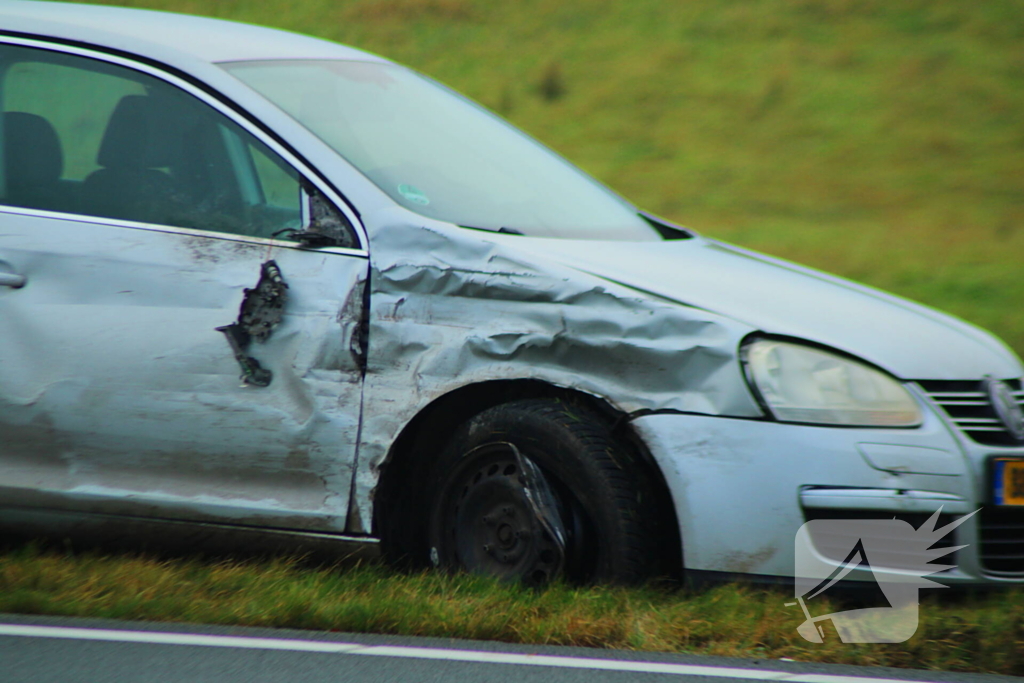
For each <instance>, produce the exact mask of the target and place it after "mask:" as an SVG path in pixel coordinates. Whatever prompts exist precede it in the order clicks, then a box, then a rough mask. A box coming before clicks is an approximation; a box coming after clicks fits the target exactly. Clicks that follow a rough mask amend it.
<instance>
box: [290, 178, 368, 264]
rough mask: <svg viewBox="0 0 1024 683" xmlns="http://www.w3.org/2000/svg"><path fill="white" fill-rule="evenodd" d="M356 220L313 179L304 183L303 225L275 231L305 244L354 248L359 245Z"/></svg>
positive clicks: (307, 245)
mask: <svg viewBox="0 0 1024 683" xmlns="http://www.w3.org/2000/svg"><path fill="white" fill-rule="evenodd" d="M355 234H356V231H355V228H353V227H352V223H351V222H350V221H349V220H348V218H346V217H345V214H343V213H342V212H341V211H339V210H338V208H337V207H336V206H334V204H332V203H331V200H329V199H327V197H325V196H324V195H323V193H322V192H320V190H318V189H317V188H316V187H314V186H313V185H312V184H310V183H309V182H306V181H303V183H302V228H300V229H295V228H286V229H285V230H279V231H278V232H276V233H274V237H278V236H284V237H286V238H287V239H290V240H295V241H296V242H298V243H299V244H301V245H302V246H303V247H307V248H309V249H320V248H323V247H343V248H346V249H354V248H356V247H357V246H358V244H357V243H356V238H355Z"/></svg>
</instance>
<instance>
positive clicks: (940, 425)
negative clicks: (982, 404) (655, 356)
mask: <svg viewBox="0 0 1024 683" xmlns="http://www.w3.org/2000/svg"><path fill="white" fill-rule="evenodd" d="M922 398H923V397H922ZM924 400H925V401H927V399H924ZM632 424H633V426H634V428H635V429H636V431H637V433H638V435H639V436H640V438H641V439H643V441H644V442H645V443H646V444H647V446H648V448H649V450H650V452H651V454H652V456H653V457H654V459H655V460H656V462H657V463H658V465H659V466H660V468H661V471H662V473H663V475H664V477H665V480H666V483H667V484H668V487H669V490H670V492H671V494H672V497H673V501H674V505H675V509H676V515H677V519H678V522H679V527H680V534H681V537H682V545H683V562H684V565H685V567H686V569H687V570H696V571H701V572H715V573H726V574H745V575H757V576H761V577H776V578H778V579H780V580H788V579H792V578H793V577H794V573H795V564H796V563H795V560H794V557H795V545H796V541H795V539H796V535H797V532H798V530H799V529H800V527H801V526H802V525H803V524H804V522H805V521H807V520H808V519H821V518H833V517H834V518H840V519H850V518H863V517H865V516H870V517H876V518H878V519H886V518H891V517H893V516H896V517H899V518H903V519H909V520H910V522H911V524H912V526H915V527H917V526H919V523H920V521H921V520H923V519H924V518H926V517H927V516H928V515H929V514H930V513H933V512H935V511H938V510H940V508H941V510H942V514H943V521H949V520H951V519H955V518H956V517H958V516H961V515H964V514H968V513H970V512H973V511H974V510H977V509H979V508H982V507H983V506H986V505H988V503H989V495H988V494H989V485H988V481H989V479H988V476H989V475H988V472H987V462H988V461H989V459H990V458H991V457H992V456H994V455H1018V456H1021V457H1024V449H1019V448H1018V449H1007V448H1000V447H992V446H981V445H979V444H975V443H973V442H971V441H970V440H969V439H967V438H966V437H964V436H962V434H961V433H960V432H959V431H958V430H957V429H956V427H955V426H954V425H952V424H951V423H950V422H949V421H948V420H946V419H945V418H944V416H943V415H942V414H941V413H940V412H938V411H936V410H933V409H932V410H926V416H925V422H924V424H923V425H922V426H921V427H919V428H916V429H861V428H837V427H815V426H802V425H792V424H782V423H777V422H771V421H764V420H747V419H733V418H723V417H710V416H701V415H682V414H659V415H647V416H644V417H640V418H637V419H635V420H634V421H633V423H632ZM984 512H985V511H984V510H983V511H982V514H977V515H974V516H973V517H972V518H970V519H968V520H966V522H964V523H963V524H961V525H960V526H959V527H958V528H957V529H956V531H955V532H954V534H955V536H954V538H953V540H954V541H955V545H966V546H967V547H966V548H963V549H960V550H958V551H956V553H955V555H952V554H951V555H950V557H952V558H954V561H955V563H956V567H955V568H953V569H950V570H947V571H943V572H941V573H939V574H935V575H932V576H931V578H932V579H935V580H938V581H940V582H941V583H944V584H947V585H957V584H960V585H979V584H999V583H1024V572H1021V573H1014V572H1010V573H1007V572H997V571H993V570H992V569H991V568H990V567H986V566H984V564H983V561H982V557H981V552H980V551H981V548H982V544H981V540H982V534H983V532H984V524H985V523H987V522H984V521H983V520H985V519H987V518H986V516H985V514H983V513H984ZM868 513H871V514H868ZM915 520H916V521H915ZM950 544H953V543H952V542H951V543H950ZM1022 545H1024V544H1022ZM1020 552H1021V554H1022V555H1024V547H1021V549H1020ZM822 557H823V559H824V560H825V561H828V562H831V563H832V564H834V565H835V566H839V565H840V563H841V561H836V560H833V559H832V558H830V557H825V555H824V554H823V555H822ZM938 562H940V563H942V562H945V563H950V561H949V559H945V560H938ZM872 569H873V572H874V573H873V574H872V572H871V571H863V570H854V571H852V572H851V573H850V574H849V575H848V576H847V579H848V580H853V581H858V580H860V581H869V580H872V579H877V580H883V579H884V578H885V577H886V576H889V577H891V578H892V580H894V581H900V580H902V579H905V578H906V577H907V572H906V571H905V570H904V569H900V568H892V567H879V566H874V567H872Z"/></svg>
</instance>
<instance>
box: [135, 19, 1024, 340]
mask: <svg viewBox="0 0 1024 683" xmlns="http://www.w3.org/2000/svg"><path fill="white" fill-rule="evenodd" d="M116 4H128V5H134V6H139V7H148V8H156V9H165V10H174V11H181V12H188V13H193V14H203V15H209V16H217V17H222V18H228V19H234V20H240V21H247V22H252V23H259V24H264V25H271V26H277V27H281V28H285V29H290V30H294V31H299V32H303V33H308V34H313V35H318V36H322V37H325V38H329V39H332V40H337V41H340V42H344V43H348V44H352V45H355V46H357V47H361V48H364V49H366V50H369V51H372V52H378V53H380V54H384V55H386V56H389V57H391V58H393V59H395V60H397V61H400V62H402V63H405V64H408V65H410V66H412V67H414V68H416V69H419V70H421V71H423V72H425V73H427V74H429V75H432V76H434V77H436V78H438V79H440V80H442V81H444V82H446V83H448V84H450V85H452V86H453V87H455V88H456V89H458V90H461V91H463V92H465V93H467V94H469V95H470V96H472V97H474V98H475V99H478V100H480V101H481V102H483V103H484V104H486V105H487V106H489V107H491V108H493V109H495V110H497V111H499V112H500V113H502V114H503V115H505V116H506V117H507V118H509V119H510V120H511V121H512V122H513V123H515V124H517V125H518V126H520V127H522V128H524V129H525V130H527V131H528V132H530V133H532V134H534V135H535V136H536V137H538V138H540V139H541V140H542V141H544V142H546V143H547V144H548V145H550V146H551V147H553V148H555V149H556V150H558V151H559V152H561V153H563V154H564V155H565V156H567V157H568V158H570V159H571V160H573V161H575V162H576V163H578V164H579V165H581V166H582V167H583V168H585V169H586V170H588V171H589V172H591V173H592V174H594V175H595V176H597V177H598V178H600V179H601V180H603V181H604V182H605V183H607V184H608V185H610V186H611V187H613V188H615V189H616V190H618V191H619V192H620V193H622V194H623V195H625V196H626V197H628V198H629V199H631V200H632V201H634V202H635V203H637V204H638V205H639V206H641V207H644V208H646V209H649V210H651V211H654V212H655V213H660V214H662V215H664V216H666V217H668V218H671V219H674V220H676V221H678V222H681V223H683V224H685V225H689V226H691V227H693V228H696V229H697V230H699V231H701V232H703V233H705V234H708V235H710V236H714V237H718V238H722V239H725V240H728V241H733V242H736V243H739V244H742V245H744V246H748V247H751V248H754V249H758V250H761V251H765V252H768V253H771V254H774V255H777V256H782V257H784V258H790V259H793V260H796V261H799V262H802V263H806V264H808V265H812V266H816V267H819V268H822V269H824V270H828V271H831V272H835V273H838V274H840V275H844V276H847V277H851V278H853V279H856V280H859V281H863V282H866V283H869V284H872V285H875V286H878V287H881V288H883V289H888V290H891V291H894V292H896V293H899V294H902V295H904V296H907V297H910V298H912V299H915V300H918V301H922V302H924V303H927V304H930V305H933V306H936V307H939V308H942V309H944V310H947V311H950V312H952V313H954V314H956V315H959V316H960V317H963V318H965V319H967V320H970V321H972V322H974V323H976V324H979V325H981V326H983V327H986V328H989V329H991V330H993V331H994V332H996V333H997V334H999V335H1000V336H1002V337H1003V338H1004V339H1005V340H1006V341H1007V342H1008V343H1009V344H1010V345H1011V346H1012V347H1013V348H1015V349H1016V350H1017V351H1018V352H1019V353H1020V352H1024V316H1020V315H1018V313H1017V311H1018V310H1019V309H1020V308H1022V307H1024V278H1022V277H1019V276H1018V265H1017V264H1018V263H1020V262H1021V261H1022V260H1024V125H1022V123H1021V122H1022V121H1024V2H1022V1H1021V0H988V1H987V2H984V3H966V2H962V1H961V0H927V1H925V0H901V1H900V2H886V1H885V0H830V1H829V2H820V0H687V2H685V3H677V2H668V1H667V0H634V1H633V2H629V3H623V2H612V1H611V0H574V1H573V2H566V3H544V2H541V1H540V0H523V1H521V2H515V3H496V2H490V1H487V0H348V1H347V2H337V1H335V0H302V1H301V2H295V1H293V0H287V1H285V0H266V1H265V2H261V3H251V2H242V1H240V0H234V1H222V2H214V1H213V0H134V1H132V0H129V1H127V2H124V1H122V0H119V1H118V2H117V3H116Z"/></svg>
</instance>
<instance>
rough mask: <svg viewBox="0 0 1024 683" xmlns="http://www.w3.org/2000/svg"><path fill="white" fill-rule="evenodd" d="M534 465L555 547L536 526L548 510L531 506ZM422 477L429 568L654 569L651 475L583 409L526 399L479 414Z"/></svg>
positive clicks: (631, 576) (555, 573) (586, 574)
mask: <svg viewBox="0 0 1024 683" xmlns="http://www.w3.org/2000/svg"><path fill="white" fill-rule="evenodd" d="M510 444H511V446H513V447H514V448H512V447H510ZM517 451H518V457H517ZM523 459H525V462H524V460H523ZM531 463H533V465H536V467H537V468H538V469H539V473H540V475H541V477H540V479H541V481H540V482H539V483H540V484H541V485H544V484H545V483H546V484H547V485H548V486H549V488H550V495H549V496H548V500H549V501H550V502H551V503H552V505H553V507H554V508H555V509H556V510H557V513H556V514H555V515H554V517H555V518H556V520H557V521H558V522H560V523H561V527H560V530H561V531H563V532H564V533H562V534H561V535H562V536H563V541H564V542H563V543H561V544H559V543H558V542H557V541H556V540H555V538H554V535H553V534H552V533H551V527H550V526H546V525H545V524H543V523H542V524H540V525H538V524H537V521H538V519H542V520H543V519H544V518H546V516H545V515H543V514H538V510H539V508H538V507H536V504H533V505H531V503H530V501H529V495H528V492H527V488H529V489H530V491H531V492H532V493H533V494H534V498H536V495H535V494H536V493H537V491H536V484H537V482H536V478H535V477H536V474H537V473H536V471H535V470H533V466H532V465H531ZM524 469H525V470H526V471H525V472H524ZM531 482H533V484H532V485H531V484H530V483H531ZM429 483H430V487H429V488H428V489H427V491H429V492H431V493H432V494H433V495H434V499H433V502H432V503H431V504H429V509H430V521H429V543H430V555H431V560H432V561H433V563H434V564H435V565H438V566H441V567H444V568H447V569H453V570H465V571H471V572H476V573H485V574H492V575H496V576H499V577H502V578H506V579H519V580H523V581H524V582H526V583H529V584H541V583H545V582H547V581H549V580H551V579H554V578H564V579H567V580H569V581H571V582H579V583H591V582H595V583H607V582H612V583H637V582H640V581H643V580H646V579H648V578H651V577H652V576H654V575H656V574H658V573H659V572H660V571H661V570H662V569H663V567H662V566H661V562H660V561H659V559H660V552H661V548H659V545H660V544H659V540H660V539H659V538H658V537H657V529H659V528H660V524H658V523H657V522H658V521H659V520H655V519H651V517H652V516H654V515H655V514H656V511H657V510H658V509H659V506H658V505H657V499H656V495H655V489H654V486H653V485H652V480H651V477H650V473H649V472H648V471H647V470H646V467H645V465H644V463H643V462H641V461H640V459H639V458H638V457H637V456H636V455H635V453H634V452H633V450H632V449H631V448H629V447H628V446H625V445H624V444H620V443H618V442H616V440H615V439H614V438H613V437H612V435H611V433H610V432H609V430H608V428H607V427H606V425H605V424H604V423H603V422H602V421H601V420H600V419H598V418H597V416H596V415H594V414H593V413H592V412H590V411H589V410H587V409H585V408H583V407H580V406H577V405H572V404H569V403H566V402H564V401H561V400H557V399H529V400H522V401H515V402H512V403H506V404H503V405H500V406H496V407H494V408H490V409H488V410H485V411H483V412H482V413H480V414H479V415H477V416H475V417H473V418H472V419H470V420H469V421H467V422H466V423H465V424H463V425H462V426H461V427H460V428H459V430H458V431H457V432H456V433H455V434H454V435H453V437H452V438H451V439H450V441H449V442H448V444H447V446H446V448H445V449H444V451H443V453H442V455H441V457H440V459H439V460H438V461H437V463H436V465H435V467H434V468H433V471H432V476H431V477H430V480H429ZM563 547H564V553H560V550H561V548H563ZM552 553H555V555H553V554H552Z"/></svg>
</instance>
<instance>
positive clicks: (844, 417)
mask: <svg viewBox="0 0 1024 683" xmlns="http://www.w3.org/2000/svg"><path fill="white" fill-rule="evenodd" d="M743 360H744V363H745V364H746V371H747V378H748V380H749V381H750V382H751V384H753V386H754V389H755V391H756V392H757V393H758V394H759V395H760V397H761V399H762V400H763V401H764V403H765V405H766V406H767V407H768V409H769V410H771V412H772V415H774V416H775V419H777V420H780V421H782V422H805V423H811V424H828V425H845V426H861V427H914V426H917V425H919V424H921V411H920V408H918V405H917V402H916V401H915V400H914V397H913V396H911V395H910V392H908V391H907V390H906V389H904V388H903V386H902V385H900V383H899V382H897V381H896V380H894V379H893V378H892V377H889V376H888V375H886V374H883V373H882V372H880V371H878V370H875V369H874V368H872V367H870V366H868V365H866V364H864V363H858V362H857V361H854V360H850V359H848V358H843V357H842V356H839V355H836V354H834V353H828V352H827V351H821V350H818V349H815V348H813V347H810V346H801V345H800V344H793V343H789V342H781V341H772V340H769V339H760V340H757V341H754V342H752V343H750V344H748V345H747V346H745V347H744V348H743Z"/></svg>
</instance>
